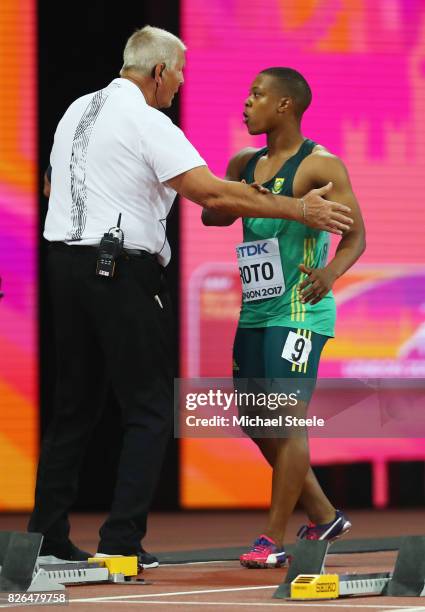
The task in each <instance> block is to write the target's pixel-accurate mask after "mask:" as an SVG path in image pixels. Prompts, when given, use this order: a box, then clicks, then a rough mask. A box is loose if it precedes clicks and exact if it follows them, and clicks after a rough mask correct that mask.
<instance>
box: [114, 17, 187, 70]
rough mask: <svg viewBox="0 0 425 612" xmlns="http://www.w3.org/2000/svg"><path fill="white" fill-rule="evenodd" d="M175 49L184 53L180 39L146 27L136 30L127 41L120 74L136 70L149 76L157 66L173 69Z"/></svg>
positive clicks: (175, 55) (175, 59)
mask: <svg viewBox="0 0 425 612" xmlns="http://www.w3.org/2000/svg"><path fill="white" fill-rule="evenodd" d="M177 49H181V50H182V51H186V45H185V44H184V43H183V41H181V40H180V38H178V37H177V36H174V34H171V32H167V31H166V30H162V29H161V28H153V27H152V26H149V25H147V26H145V27H144V28H141V29H140V30H136V31H135V32H134V34H132V35H131V36H130V38H129V39H128V41H127V44H126V45H125V49H124V65H123V67H122V68H121V71H120V74H122V73H123V72H124V71H125V70H136V71H137V72H140V73H141V74H143V75H149V74H152V69H153V68H154V67H155V66H156V65H157V64H166V65H167V66H168V67H169V68H174V66H175V64H176V61H177V53H176V51H177Z"/></svg>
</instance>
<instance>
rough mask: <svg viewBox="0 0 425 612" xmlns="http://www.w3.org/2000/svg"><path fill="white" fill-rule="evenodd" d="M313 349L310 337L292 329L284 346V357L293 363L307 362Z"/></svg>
mask: <svg viewBox="0 0 425 612" xmlns="http://www.w3.org/2000/svg"><path fill="white" fill-rule="evenodd" d="M311 349H312V344H311V340H310V338H305V337H304V336H302V335H301V334H296V333H295V332H293V331H290V332H289V334H288V337H287V338H286V342H285V346H284V347H283V351H282V357H283V359H286V360H287V361H290V362H291V363H295V364H297V363H298V364H301V363H306V361H307V360H308V356H309V355H310V352H311Z"/></svg>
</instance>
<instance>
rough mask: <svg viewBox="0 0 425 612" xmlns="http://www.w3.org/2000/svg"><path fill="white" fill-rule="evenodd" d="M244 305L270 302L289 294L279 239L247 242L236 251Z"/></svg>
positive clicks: (239, 245)
mask: <svg viewBox="0 0 425 612" xmlns="http://www.w3.org/2000/svg"><path fill="white" fill-rule="evenodd" d="M236 253H237V256H238V265H239V275H240V277H241V281H242V299H243V301H244V302H253V301H255V300H266V299H270V298H273V297H277V296H279V295H283V294H284V292H285V280H284V278H283V270H282V261H281V259H280V250H279V241H278V239H277V238H268V239H266V240H253V241H251V242H243V243H242V244H238V246H237V247H236Z"/></svg>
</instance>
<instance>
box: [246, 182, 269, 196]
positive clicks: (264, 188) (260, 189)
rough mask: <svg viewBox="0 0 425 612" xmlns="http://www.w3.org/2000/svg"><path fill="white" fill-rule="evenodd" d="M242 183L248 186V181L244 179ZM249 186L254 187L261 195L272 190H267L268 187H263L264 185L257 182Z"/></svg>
mask: <svg viewBox="0 0 425 612" xmlns="http://www.w3.org/2000/svg"><path fill="white" fill-rule="evenodd" d="M241 183H245V184H246V180H245V179H242V180H241ZM249 186H250V187H253V188H254V189H255V191H259V192H260V193H270V189H267V187H263V186H262V185H260V183H256V182H255V181H254V182H253V183H249Z"/></svg>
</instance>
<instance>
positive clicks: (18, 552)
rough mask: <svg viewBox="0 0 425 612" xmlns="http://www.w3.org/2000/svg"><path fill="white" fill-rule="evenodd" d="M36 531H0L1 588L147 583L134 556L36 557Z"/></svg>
mask: <svg viewBox="0 0 425 612" xmlns="http://www.w3.org/2000/svg"><path fill="white" fill-rule="evenodd" d="M42 542H43V536H42V534H39V533H19V532H4V531H3V532H0V565H1V568H0V591H2V592H5V593H10V592H17V593H22V592H28V593H31V592H40V591H46V592H54V591H63V590H64V589H65V586H66V585H70V584H90V583H100V582H106V583H114V584H125V585H138V586H140V585H143V584H149V583H147V582H146V581H145V580H143V579H141V578H137V575H138V564H137V556H133V557H123V556H118V555H117V556H112V557H92V558H90V559H88V561H78V562H75V561H69V562H67V561H62V562H53V563H47V562H43V558H42V557H39V553H40V549H41V545H42Z"/></svg>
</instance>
